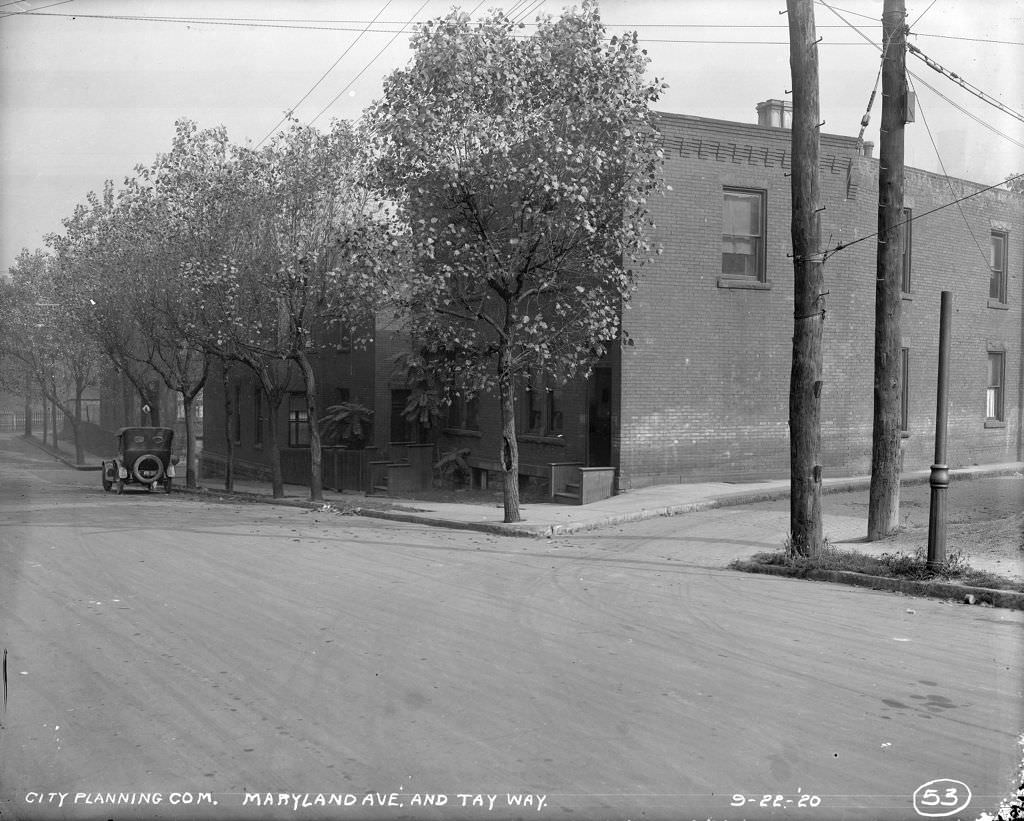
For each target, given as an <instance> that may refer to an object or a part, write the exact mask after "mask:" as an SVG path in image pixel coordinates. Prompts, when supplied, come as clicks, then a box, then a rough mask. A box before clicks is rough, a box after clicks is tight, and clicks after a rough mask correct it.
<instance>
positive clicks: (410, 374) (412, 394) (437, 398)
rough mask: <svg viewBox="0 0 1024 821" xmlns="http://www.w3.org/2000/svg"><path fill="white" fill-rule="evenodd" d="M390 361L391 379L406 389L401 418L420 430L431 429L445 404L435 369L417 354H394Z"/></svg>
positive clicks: (411, 352) (438, 418)
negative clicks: (406, 399)
mask: <svg viewBox="0 0 1024 821" xmlns="http://www.w3.org/2000/svg"><path fill="white" fill-rule="evenodd" d="M393 362H394V368H393V369H392V372H391V375H392V378H393V379H395V381H396V382H398V383H399V384H402V385H405V386H406V388H408V390H409V399H408V401H407V402H406V403H405V407H404V408H403V409H402V416H403V417H404V418H405V419H406V420H407V421H409V422H414V423H416V424H418V425H420V426H421V427H423V428H428V429H429V428H432V427H434V426H435V425H436V424H437V423H438V422H439V421H440V419H441V415H442V413H443V412H444V408H445V405H446V401H445V399H444V395H443V393H442V391H443V388H442V386H441V385H440V384H439V381H438V378H437V373H436V371H435V369H434V368H432V367H431V366H430V363H429V362H428V361H427V358H426V357H425V356H424V355H423V354H422V353H420V352H416V351H402V352H401V353H398V354H396V355H395V357H394V360H393Z"/></svg>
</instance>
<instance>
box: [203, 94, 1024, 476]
mask: <svg viewBox="0 0 1024 821" xmlns="http://www.w3.org/2000/svg"><path fill="white" fill-rule="evenodd" d="M758 110H759V115H760V118H761V122H760V123H751V124H746V123H736V122H726V121H721V120H713V119H708V118H703V117H693V116H685V115H677V114H659V115H658V124H659V128H660V130H661V132H662V135H663V139H664V143H665V147H666V162H665V167H664V174H665V178H666V182H667V183H668V185H669V186H670V187H671V190H668V191H667V192H666V193H665V195H664V196H663V197H658V198H656V199H655V200H654V201H653V202H652V203H651V208H652V211H653V214H654V217H655V221H656V223H657V231H656V237H655V240H656V241H657V242H658V243H659V244H660V245H661V247H662V248H663V253H662V254H661V255H660V256H659V257H657V258H656V260H655V261H654V262H653V263H651V264H649V265H647V266H645V268H644V269H643V271H642V275H641V281H640V286H639V288H638V290H637V292H636V293H635V295H634V297H633V299H632V301H631V304H630V305H629V307H628V309H626V310H625V311H624V313H623V326H624V328H625V329H626V330H627V331H628V333H629V337H630V338H631V340H632V342H633V344H632V345H631V346H628V347H625V348H622V349H620V350H616V351H614V352H613V353H612V354H611V355H610V356H609V357H608V358H607V361H605V362H603V363H601V365H599V366H598V367H597V368H596V369H595V371H594V373H593V375H592V376H591V377H590V378H589V379H588V380H585V381H584V380H579V381H577V382H575V383H571V384H569V385H552V384H534V385H524V386H523V387H522V391H521V393H520V400H519V403H518V415H519V418H518V420H517V422H518V430H519V439H520V460H521V464H522V472H523V474H524V475H526V476H535V477H537V478H538V479H541V480H544V479H545V478H546V477H547V476H548V475H549V467H548V466H549V465H550V464H551V463H557V462H578V463H581V464H584V465H595V466H605V465H610V466H612V467H614V468H615V469H616V476H617V486H618V488H619V489H620V490H628V489H630V488H636V487H641V486H644V485H648V484H653V483H664V482H681V481H695V480H702V479H728V480H745V479H754V478H763V477H769V476H774V477H783V476H786V475H787V473H788V465H789V440H788V401H789V374H790V358H791V348H792V341H791V340H792V330H793V264H792V259H791V257H790V256H789V254H790V250H791V242H790V177H789V171H790V165H791V159H792V158H791V153H790V151H791V148H790V132H789V130H788V129H787V128H786V127H782V126H788V122H787V120H786V119H785V106H784V105H783V104H781V103H777V102H771V101H770V103H769V104H762V105H761V106H758ZM773 116H774V117H775V118H776V119H775V120H774V121H773V120H772V117H773ZM773 122H774V123H776V124H773ZM870 149H871V146H870V144H867V145H866V146H865V145H863V144H858V142H857V140H856V139H854V138H851V137H843V136H837V135H829V134H823V135H822V136H821V151H820V161H821V191H822V203H823V205H824V207H825V210H824V212H823V213H822V234H823V241H824V244H825V247H826V248H827V249H830V250H831V251H832V253H829V254H828V256H827V261H826V264H825V268H824V276H825V287H826V290H827V291H828V295H827V297H826V302H825V308H826V310H827V314H826V320H825V333H824V386H823V392H822V451H823V462H824V465H825V472H826V475H842V474H850V473H859V474H863V473H866V472H867V471H868V469H869V466H870V455H871V424H872V383H873V345H874V299H875V271H876V263H875V249H876V240H875V237H874V235H875V231H876V228H877V177H878V164H877V160H876V159H873V158H872V157H871V156H870V154H871V150H870ZM1008 171H1009V169H1008ZM905 207H906V209H907V216H908V220H909V223H908V231H907V236H908V238H909V240H908V243H907V247H906V249H905V254H904V266H905V268H904V296H903V300H902V309H903V314H902V333H903V352H902V362H903V366H904V375H905V379H904V387H903V421H904V427H905V438H904V445H905V466H906V467H907V468H908V469H915V468H926V467H927V466H928V465H929V464H930V463H931V459H932V455H933V442H934V440H933V435H934V417H935V384H936V372H937V359H938V318H939V299H940V293H941V292H942V291H943V290H949V291H952V293H953V300H954V319H953V332H952V340H953V344H952V356H951V386H952V389H951V392H950V407H949V423H948V431H949V462H950V464H951V465H952V466H961V465H969V464H980V463H992V462H1004V461H1016V460H1020V459H1022V458H1024V452H1022V430H1021V405H1022V398H1024V397H1022V394H1024V364H1022V359H1021V348H1022V341H1024V321H1022V320H1024V296H1022V290H1024V289H1022V275H1024V201H1022V198H1021V197H1019V196H1016V195H1013V194H1011V193H1009V192H1008V191H1006V190H1004V189H991V190H985V186H982V185H979V184H976V183H971V182H967V181H964V180H957V179H952V180H950V179H947V178H945V177H943V176H941V175H936V174H933V173H929V172H924V171H918V170H914V169H907V171H906V193H905ZM841 246H842V249H841V250H836V249H839V248H840V247H841ZM405 344H406V341H405V340H404V338H403V337H402V335H401V333H400V332H399V331H394V330H385V329H379V330H378V333H377V341H376V346H375V348H374V349H372V350H370V351H368V352H366V353H365V354H362V355H361V356H362V357H363V358H364V359H366V360H369V359H372V360H373V361H374V366H373V367H372V368H367V367H362V366H360V368H356V367H355V366H354V365H353V364H352V362H353V361H354V360H352V356H353V355H351V354H346V356H349V360H341V359H339V360H338V363H337V365H338V367H333V366H330V365H329V363H327V362H325V363H324V366H325V367H324V376H325V379H327V380H329V381H330V384H331V386H330V387H329V388H325V390H327V391H328V392H330V391H332V390H333V391H336V390H339V389H340V390H348V391H349V392H350V393H351V392H352V391H353V390H354V387H355V385H356V383H355V382H353V381H352V375H353V374H354V373H355V370H354V369H356V370H359V372H360V374H361V376H360V378H359V379H360V381H359V382H358V392H359V393H360V395H362V396H364V397H370V396H372V397H373V402H374V406H375V411H376V418H375V425H374V441H375V444H376V445H377V447H378V449H379V450H380V451H381V452H384V451H386V449H387V445H388V443H389V441H394V440H395V438H396V437H399V436H401V437H402V438H405V439H408V438H410V436H411V432H410V431H409V429H408V426H407V425H406V424H405V422H404V420H403V419H402V418H401V407H402V406H403V404H404V401H403V397H404V396H405V395H406V394H404V393H403V391H405V390H406V389H407V386H405V385H404V384H402V383H401V381H400V380H399V379H397V378H396V377H395V376H394V374H393V373H392V368H391V357H392V355H393V354H394V353H395V352H397V351H398V350H400V349H401V348H402V346H403V345H405ZM346 362H347V363H348V364H347V365H346ZM346 368H347V370H346ZM350 385H351V386H352V387H347V386H350ZM215 386H216V380H215V381H214V383H213V386H212V387H214V388H215ZM249 393H251V391H249V390H248V389H244V390H240V393H239V396H240V397H242V398H245V397H247V396H248V394H249ZM296 401H299V400H298V399H297V400H296ZM219 405H220V403H219V401H216V400H214V399H212V398H211V397H210V395H209V392H208V398H207V402H206V419H207V422H208V424H212V425H213V426H214V427H215V428H216V425H217V424H218V422H217V421H216V419H217V413H218V411H217V408H218V407H219ZM243 413H245V414H250V415H251V413H252V411H251V410H250V411H244V412H243ZM278 424H280V425H281V426H282V430H284V429H286V426H287V424H288V421H287V420H286V419H284V418H282V419H281V420H278ZM433 436H434V438H435V439H436V441H437V443H438V447H439V449H440V451H441V452H444V451H446V450H452V449H464V450H468V451H469V452H470V463H471V464H472V465H473V466H474V467H475V468H477V471H478V474H477V475H478V477H481V476H483V475H485V473H486V471H487V470H488V469H494V468H496V467H497V459H498V452H499V447H500V425H499V420H498V406H497V400H496V398H495V397H491V396H486V395H485V396H481V397H478V398H476V399H472V400H469V401H466V400H460V401H458V402H456V403H455V404H453V406H452V408H451V409H450V413H449V414H448V417H447V418H446V419H445V420H444V424H443V426H442V427H441V428H440V429H439V430H437V431H435V432H434V433H433ZM216 438H217V437H216V436H211V435H210V434H209V432H208V434H207V436H206V446H207V451H209V450H210V449H211V448H215V447H216V445H215V440H216ZM244 438H245V433H244V429H243V432H242V442H241V446H242V449H243V452H244V453H245V454H246V458H250V457H253V456H255V454H253V453H251V452H248V451H245V441H244ZM282 441H284V440H283V439H282Z"/></svg>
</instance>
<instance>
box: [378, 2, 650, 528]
mask: <svg viewBox="0 0 1024 821" xmlns="http://www.w3.org/2000/svg"><path fill="white" fill-rule="evenodd" d="M520 28H521V26H520ZM412 47H413V49H414V51H415V55H414V57H413V59H412V61H411V63H410V64H409V66H408V67H406V68H405V69H400V70H398V71H396V72H394V73H393V74H391V75H390V76H389V77H388V78H387V79H386V80H385V83H384V95H383V98H382V99H381V100H380V101H378V102H376V103H375V104H374V105H373V106H372V107H371V108H370V109H369V111H368V112H367V124H368V126H369V128H370V130H371V133H372V134H373V135H374V140H375V145H374V150H375V152H376V157H375V160H376V162H375V171H376V174H377V176H378V180H379V184H380V185H381V187H382V189H383V190H384V191H385V192H386V194H387V196H388V197H389V198H391V199H392V200H393V201H394V202H396V203H397V204H398V206H399V208H400V215H401V217H402V220H403V222H404V224H405V225H406V226H407V227H408V230H409V234H410V241H411V245H412V256H413V260H414V265H413V266H412V267H410V269H409V270H408V271H406V272H405V276H404V277H403V279H402V281H401V283H400V285H399V287H398V296H399V297H400V298H401V300H402V302H403V304H404V306H405V307H406V309H407V310H408V312H409V315H410V329H411V331H412V333H413V335H414V337H415V338H416V339H418V340H422V341H423V343H424V345H425V347H426V352H427V355H428V357H430V358H431V359H432V360H434V361H437V362H438V363H439V367H440V369H441V372H442V373H443V375H444V377H445V379H446V380H447V381H448V383H449V385H450V386H453V387H454V388H455V389H456V390H462V391H468V392H470V393H475V392H477V391H480V390H487V391H490V392H494V391H496V392H497V394H498V396H499V398H500V405H501V419H502V437H501V439H502V441H501V447H500V452H499V454H498V456H499V463H500V465H501V467H502V473H503V479H504V508H505V511H504V512H505V521H506V522H515V521H518V520H519V518H520V514H519V489H518V473H519V452H518V445H517V440H516V430H515V394H516V388H517V383H518V381H519V380H520V379H522V378H523V377H525V376H526V375H527V374H533V375H534V376H549V377H551V378H552V379H567V378H570V377H573V376H575V375H578V374H586V373H588V372H589V370H590V368H591V367H592V366H593V364H594V363H595V362H596V361H597V360H598V359H599V358H600V357H601V356H602V355H603V354H604V353H605V351H606V350H607V348H608V346H609V345H610V344H612V343H613V342H614V341H615V340H616V339H617V338H619V336H620V330H621V308H622V305H623V303H625V302H626V301H627V300H628V299H629V297H630V294H631V293H632V291H633V289H634V287H635V285H636V281H637V271H638V267H639V266H640V264H642V262H643V261H644V260H645V259H646V258H647V256H648V254H649V250H650V249H649V246H648V241H647V232H648V230H649V229H650V228H651V227H652V223H651V221H650V218H649V215H648V212H647V208H646V201H647V198H648V196H649V195H650V194H651V193H652V192H654V191H655V190H656V189H657V188H658V187H659V185H660V179H659V172H660V164H661V157H662V151H661V148H660V146H659V139H658V134H657V131H656V129H655V128H654V125H653V120H652V118H651V115H650V113H649V111H648V104H649V103H651V102H653V101H655V100H657V99H658V96H659V94H660V91H661V89H662V88H663V86H662V84H661V83H660V82H659V81H657V80H654V81H653V82H650V81H648V80H646V79H645V78H644V73H645V69H646V67H647V64H648V58H647V55H646V53H645V52H644V51H642V50H641V49H640V48H639V46H638V44H637V37H636V35H635V34H632V35H626V36H625V37H622V38H619V37H612V38H611V40H610V41H608V40H606V38H605V29H604V26H603V25H602V24H601V20H600V17H599V15H598V11H597V8H596V5H595V4H594V3H591V2H586V3H585V4H584V6H583V8H582V9H581V10H572V11H568V12H566V13H565V15H564V16H562V17H561V18H559V19H552V18H543V19H540V20H539V21H538V27H537V31H536V33H535V34H533V35H532V36H530V37H526V38H523V37H520V36H519V35H517V25H516V24H515V23H514V22H513V21H512V20H511V19H509V18H508V17H506V16H505V15H504V13H502V12H501V11H494V12H491V14H490V15H489V16H488V17H487V18H485V19H484V20H483V21H482V22H479V23H475V22H473V21H471V20H470V18H469V16H468V15H467V14H465V13H463V12H460V11H458V10H455V11H452V12H451V13H450V14H449V15H448V16H447V17H444V18H440V19H437V20H434V21H431V22H429V23H427V24H426V25H423V26H421V27H420V28H419V29H418V30H417V32H416V34H415V35H414V37H413V40H412Z"/></svg>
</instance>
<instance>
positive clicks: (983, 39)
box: [911, 31, 1024, 46]
mask: <svg viewBox="0 0 1024 821" xmlns="http://www.w3.org/2000/svg"><path fill="white" fill-rule="evenodd" d="M911 34H912V35H913V36H914V37H936V38H940V39H942V40H964V41H966V42H968V43H993V44H995V45H997V46H1024V41H1021V40H991V39H989V38H987V37H962V36H960V35H956V34H927V33H925V32H921V31H913V32H911Z"/></svg>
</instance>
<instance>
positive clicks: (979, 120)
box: [907, 71, 1024, 148]
mask: <svg viewBox="0 0 1024 821" xmlns="http://www.w3.org/2000/svg"><path fill="white" fill-rule="evenodd" d="M907 74H908V75H910V76H911V77H913V78H914V79H915V80H917V81H918V82H919V83H920V84H921V85H923V86H924V87H925V88H927V89H929V90H930V91H932V92H934V93H935V94H937V95H938V96H939V97H941V98H942V99H943V100H945V101H946V102H947V103H949V104H950V105H951V106H953V108H955V109H956V110H957V111H959V112H960V113H961V114H963V115H964V116H965V117H969V118H970V119H972V120H974V122H976V123H977V124H978V125H980V126H982V127H984V128H987V129H988V130H989V131H991V132H992V133H993V134H995V135H997V136H999V137H1002V138H1003V139H1004V140H1007V141H1009V142H1011V143H1013V144H1014V145H1016V146H1020V147H1021V148H1024V143H1022V142H1020V141H1019V140H1016V139H1014V138H1013V137H1011V136H1010V135H1009V134H1005V133H1003V132H1002V131H1000V130H999V129H998V128H996V127H995V126H994V125H992V124H991V123H990V122H988V121H987V120H984V119H982V118H981V117H979V116H978V115H976V114H973V113H972V112H970V111H968V110H967V109H966V108H964V107H963V106H962V105H960V104H959V103H958V102H956V101H955V100H951V99H950V98H949V97H947V96H946V95H945V94H943V93H942V92H941V91H939V90H938V89H937V88H935V86H933V85H931V84H929V83H928V82H926V81H925V80H924V79H922V78H921V77H918V76H917V75H916V74H914V72H912V71H908V72H907Z"/></svg>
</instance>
